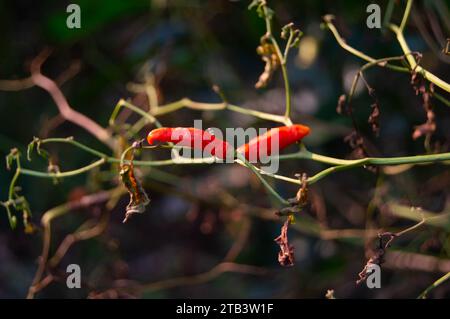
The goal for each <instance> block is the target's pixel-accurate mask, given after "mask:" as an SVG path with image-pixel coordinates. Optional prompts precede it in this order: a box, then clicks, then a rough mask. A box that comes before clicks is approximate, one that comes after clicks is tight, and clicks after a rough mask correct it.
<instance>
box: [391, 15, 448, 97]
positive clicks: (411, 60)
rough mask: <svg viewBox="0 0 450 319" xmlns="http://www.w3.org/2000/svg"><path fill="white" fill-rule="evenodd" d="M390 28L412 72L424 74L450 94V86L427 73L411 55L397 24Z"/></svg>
mask: <svg viewBox="0 0 450 319" xmlns="http://www.w3.org/2000/svg"><path fill="white" fill-rule="evenodd" d="M389 28H390V29H391V30H392V31H393V32H394V33H395V35H396V37H397V41H398V43H399V44H400V47H401V48H402V50H403V53H405V55H406V59H407V60H408V63H409V65H410V68H411V70H414V71H415V72H417V73H420V74H422V76H423V77H424V78H425V79H427V80H428V81H430V82H432V83H434V84H435V85H436V86H438V87H440V88H441V89H443V90H445V91H447V92H450V84H449V83H447V82H445V81H444V80H442V79H440V78H439V77H437V76H436V75H434V74H433V73H431V72H430V71H427V70H426V69H424V68H423V67H421V66H420V65H418V64H417V62H416V59H415V58H414V56H413V55H412V54H411V50H410V49H409V46H408V43H406V40H405V37H404V36H403V32H402V30H401V29H400V28H399V27H398V26H396V25H395V24H390V25H389Z"/></svg>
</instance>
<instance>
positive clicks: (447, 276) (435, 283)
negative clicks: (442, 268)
mask: <svg viewBox="0 0 450 319" xmlns="http://www.w3.org/2000/svg"><path fill="white" fill-rule="evenodd" d="M448 279H450V272H448V273H446V274H445V275H444V276H442V277H441V278H439V279H438V280H436V281H435V282H433V283H432V284H431V285H430V286H429V287H428V288H427V289H425V290H424V291H423V292H422V293H421V294H420V295H419V297H418V299H425V298H426V297H427V294H428V293H429V292H430V291H431V290H433V289H434V288H436V287H437V286H439V285H441V284H443V283H444V282H445V281H447V280H448Z"/></svg>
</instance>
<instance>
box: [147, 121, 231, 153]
mask: <svg viewBox="0 0 450 319" xmlns="http://www.w3.org/2000/svg"><path fill="white" fill-rule="evenodd" d="M147 142H148V143H149V144H150V145H153V144H154V143H156V142H161V143H167V142H171V143H174V144H177V145H179V146H188V147H191V148H194V149H201V150H205V149H206V148H207V149H208V150H209V152H210V153H211V155H213V156H216V157H218V158H221V159H225V158H226V156H227V154H228V152H230V154H231V152H232V147H231V145H230V144H228V143H227V142H225V141H222V140H221V139H219V138H216V137H215V136H214V135H212V134H210V133H208V132H206V131H203V130H201V129H198V128H195V127H161V128H157V129H154V130H153V131H151V132H150V133H148V135H147Z"/></svg>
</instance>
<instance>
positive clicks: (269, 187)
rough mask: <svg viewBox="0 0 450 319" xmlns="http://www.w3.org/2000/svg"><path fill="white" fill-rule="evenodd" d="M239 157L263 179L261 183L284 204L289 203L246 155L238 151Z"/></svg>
mask: <svg viewBox="0 0 450 319" xmlns="http://www.w3.org/2000/svg"><path fill="white" fill-rule="evenodd" d="M236 156H237V158H238V159H239V160H240V161H242V162H243V163H244V165H245V166H247V167H248V168H250V169H251V170H252V171H253V173H255V175H256V176H257V177H258V178H259V180H260V181H261V183H262V184H263V185H264V186H265V187H266V188H267V190H268V191H269V192H270V193H271V194H272V195H273V196H274V197H275V198H276V199H277V200H278V201H279V202H280V203H281V204H283V205H287V204H288V201H287V200H285V199H284V198H283V197H282V196H281V195H280V194H278V193H277V192H276V191H275V190H274V189H273V188H272V186H270V184H269V183H268V182H267V181H266V180H265V179H264V177H262V176H261V174H260V173H259V172H258V170H257V169H256V168H255V167H254V166H253V165H252V164H251V163H250V162H248V161H247V159H246V158H245V156H243V155H242V154H240V153H236Z"/></svg>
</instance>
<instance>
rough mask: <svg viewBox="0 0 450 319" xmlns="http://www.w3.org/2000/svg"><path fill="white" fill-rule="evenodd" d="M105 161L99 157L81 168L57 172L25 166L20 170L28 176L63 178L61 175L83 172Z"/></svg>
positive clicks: (66, 175) (67, 175)
mask: <svg viewBox="0 0 450 319" xmlns="http://www.w3.org/2000/svg"><path fill="white" fill-rule="evenodd" d="M105 162H106V160H105V159H104V158H101V159H99V160H98V161H95V162H94V163H92V164H89V165H86V166H83V167H81V168H78V169H75V170H72V171H66V172H58V173H46V172H39V171H34V170H30V169H26V168H22V169H21V171H20V172H21V173H22V174H23V175H30V176H35V177H43V178H63V177H69V176H75V175H79V174H82V173H85V172H87V171H90V170H91V169H93V168H95V167H97V166H100V165H103V164H104V163H105Z"/></svg>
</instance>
